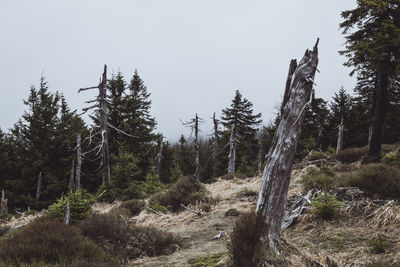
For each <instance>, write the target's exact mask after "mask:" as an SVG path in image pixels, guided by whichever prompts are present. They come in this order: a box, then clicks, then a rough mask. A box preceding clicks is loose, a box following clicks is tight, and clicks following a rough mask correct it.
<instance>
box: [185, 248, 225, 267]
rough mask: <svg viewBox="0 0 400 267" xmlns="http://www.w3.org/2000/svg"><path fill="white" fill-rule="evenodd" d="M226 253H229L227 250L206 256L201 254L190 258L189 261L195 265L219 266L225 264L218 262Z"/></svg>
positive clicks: (203, 266) (204, 266)
mask: <svg viewBox="0 0 400 267" xmlns="http://www.w3.org/2000/svg"><path fill="white" fill-rule="evenodd" d="M226 255H228V253H227V252H225V251H222V252H218V253H214V254H210V255H205V256H200V257H195V258H191V259H189V260H188V263H189V264H190V266H193V267H217V266H223V265H220V264H218V263H219V262H220V261H221V260H222V259H223V258H224V257H225V256H226Z"/></svg>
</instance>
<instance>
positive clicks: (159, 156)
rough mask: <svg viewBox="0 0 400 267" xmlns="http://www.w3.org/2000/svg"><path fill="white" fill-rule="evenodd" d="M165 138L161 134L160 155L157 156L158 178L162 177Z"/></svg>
mask: <svg viewBox="0 0 400 267" xmlns="http://www.w3.org/2000/svg"><path fill="white" fill-rule="evenodd" d="M163 140H164V136H163V135H162V134H161V135H160V145H159V148H158V154H157V159H156V173H157V175H158V177H160V173H161V161H162V153H163V146H164V141H163Z"/></svg>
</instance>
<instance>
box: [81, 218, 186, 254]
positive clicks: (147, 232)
mask: <svg viewBox="0 0 400 267" xmlns="http://www.w3.org/2000/svg"><path fill="white" fill-rule="evenodd" d="M79 228H80V229H81V231H82V234H83V235H84V236H86V237H88V238H90V239H91V240H93V241H95V242H96V243H97V244H98V245H99V246H100V247H102V248H103V249H105V250H106V251H108V252H110V253H112V254H113V255H118V256H119V257H120V258H122V259H123V260H124V261H127V260H129V259H134V258H137V257H140V256H143V255H147V256H157V255H162V254H168V253H171V252H173V251H175V250H176V249H177V247H179V246H181V243H182V242H181V240H180V239H179V238H178V237H176V236H174V235H173V234H171V233H168V232H164V231H161V230H158V229H156V228H153V227H142V226H136V225H134V226H130V225H129V224H128V223H126V222H125V221H124V220H122V219H120V218H117V217H114V216H110V215H105V214H93V215H92V216H90V217H89V218H88V219H86V220H84V221H82V222H81V223H80V224H79Z"/></svg>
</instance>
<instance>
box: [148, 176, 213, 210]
mask: <svg viewBox="0 0 400 267" xmlns="http://www.w3.org/2000/svg"><path fill="white" fill-rule="evenodd" d="M197 187H198V188H196V186H195V185H194V183H193V182H192V178H191V177H189V176H185V177H182V178H180V179H178V181H176V183H175V184H173V185H172V186H171V187H170V188H169V189H168V190H167V191H163V192H159V193H157V194H155V195H153V196H152V197H151V198H150V201H149V203H150V206H151V207H153V206H164V207H167V208H168V209H169V210H171V211H175V212H176V211H179V210H180V209H181V204H183V205H188V204H195V203H197V202H199V201H201V200H206V199H207V198H208V192H207V190H206V189H205V187H204V186H202V185H198V186H197Z"/></svg>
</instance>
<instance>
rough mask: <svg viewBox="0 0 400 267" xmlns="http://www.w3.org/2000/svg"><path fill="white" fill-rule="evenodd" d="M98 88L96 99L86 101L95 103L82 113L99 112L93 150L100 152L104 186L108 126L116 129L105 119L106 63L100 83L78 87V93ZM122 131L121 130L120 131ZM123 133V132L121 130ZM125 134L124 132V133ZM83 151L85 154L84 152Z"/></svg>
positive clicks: (107, 175)
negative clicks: (97, 132)
mask: <svg viewBox="0 0 400 267" xmlns="http://www.w3.org/2000/svg"><path fill="white" fill-rule="evenodd" d="M96 88H97V89H99V95H98V97H97V98H96V99H94V100H90V101H87V102H88V103H91V102H96V104H94V105H92V106H90V107H88V108H84V109H82V110H83V113H82V114H84V113H86V112H87V111H89V110H91V109H94V108H97V110H96V111H97V112H98V114H99V121H100V132H99V134H100V137H101V141H100V144H98V145H97V146H96V147H95V148H94V149H93V150H97V151H98V152H97V154H99V153H100V152H101V163H100V169H101V177H102V181H103V185H105V186H106V187H109V186H110V165H109V148H108V126H110V127H111V128H113V129H115V130H117V131H120V130H118V129H117V128H116V127H113V126H111V125H110V124H109V123H108V121H107V65H104V71H103V75H102V78H101V80H100V84H99V85H98V86H93V87H88V88H81V89H79V91H78V93H79V92H81V91H86V90H91V89H96ZM82 114H81V115H82ZM120 132H122V131H120ZM122 133H124V132H122ZM124 134H126V133H124ZM93 150H91V151H93ZM91 151H88V152H86V153H89V152H91ZM86 153H85V154H86Z"/></svg>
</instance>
